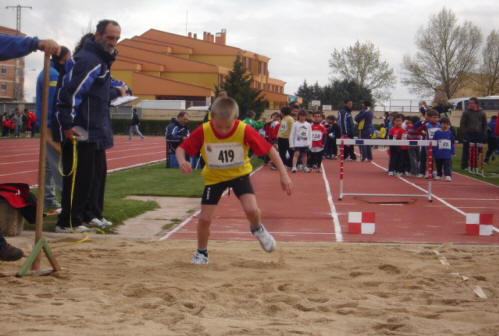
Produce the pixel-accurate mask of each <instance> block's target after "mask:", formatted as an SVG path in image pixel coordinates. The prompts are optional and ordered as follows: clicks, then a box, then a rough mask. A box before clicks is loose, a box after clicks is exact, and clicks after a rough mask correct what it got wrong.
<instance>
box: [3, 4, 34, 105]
mask: <svg viewBox="0 0 499 336" xmlns="http://www.w3.org/2000/svg"><path fill="white" fill-rule="evenodd" d="M11 8H15V9H16V35H20V33H21V12H22V10H23V8H28V9H33V7H31V6H21V5H17V6H5V9H11ZM15 62H16V65H15V79H14V81H15V84H14V97H15V99H16V100H22V99H23V92H22V89H21V88H22V87H24V64H23V67H22V68H21V67H20V66H19V62H21V60H20V59H16V61H15ZM23 63H24V59H23Z"/></svg>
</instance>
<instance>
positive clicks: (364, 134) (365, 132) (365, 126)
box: [355, 101, 374, 161]
mask: <svg viewBox="0 0 499 336" xmlns="http://www.w3.org/2000/svg"><path fill="white" fill-rule="evenodd" d="M373 115H374V113H373V110H372V108H371V102H369V101H365V102H363V103H362V108H361V109H360V112H359V114H357V115H356V116H355V121H356V122H357V124H358V125H359V131H360V138H361V139H371V134H372V133H373V131H372V127H373ZM359 147H360V154H361V155H362V161H365V160H367V161H372V159H373V154H372V150H371V146H370V145H361V146H359Z"/></svg>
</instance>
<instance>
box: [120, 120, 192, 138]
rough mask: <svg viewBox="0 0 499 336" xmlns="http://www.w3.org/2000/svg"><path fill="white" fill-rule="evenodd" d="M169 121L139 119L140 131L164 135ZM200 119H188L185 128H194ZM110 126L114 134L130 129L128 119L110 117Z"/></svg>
mask: <svg viewBox="0 0 499 336" xmlns="http://www.w3.org/2000/svg"><path fill="white" fill-rule="evenodd" d="M169 123H170V121H168V120H141V121H140V125H139V128H140V131H141V132H142V133H144V135H149V136H151V135H162V136H164V135H165V131H166V126H168V124H169ZM201 123H202V121H191V120H190V121H188V122H187V128H188V129H189V130H191V131H192V130H194V129H196V127H198V126H199V125H201ZM111 126H112V128H113V133H114V134H128V132H129V129H130V119H111Z"/></svg>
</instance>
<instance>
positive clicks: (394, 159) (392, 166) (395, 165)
mask: <svg viewBox="0 0 499 336" xmlns="http://www.w3.org/2000/svg"><path fill="white" fill-rule="evenodd" d="M402 167H403V162H402V151H401V150H400V147H398V146H390V162H389V164H388V171H390V172H397V173H401V172H403V169H402Z"/></svg>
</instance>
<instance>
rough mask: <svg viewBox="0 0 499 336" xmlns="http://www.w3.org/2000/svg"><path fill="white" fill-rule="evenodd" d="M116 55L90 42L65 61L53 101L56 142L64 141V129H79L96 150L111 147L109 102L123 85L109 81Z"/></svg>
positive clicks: (92, 41) (89, 40) (85, 43)
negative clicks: (118, 87)
mask: <svg viewBox="0 0 499 336" xmlns="http://www.w3.org/2000/svg"><path fill="white" fill-rule="evenodd" d="M116 54H117V52H116V51H114V53H113V54H110V53H108V52H106V51H105V50H104V49H103V48H102V47H101V46H100V45H99V44H97V43H95V42H94V40H93V39H91V38H89V39H87V40H86V41H85V42H84V45H83V48H82V49H81V50H80V51H79V52H78V53H77V54H76V55H74V57H73V58H72V59H71V60H69V61H68V62H66V74H65V76H64V79H63V82H62V87H61V89H60V91H59V95H58V100H57V110H56V112H55V114H54V115H55V122H54V123H53V125H54V127H56V128H57V131H58V132H56V133H58V137H57V138H56V140H57V141H61V142H62V141H63V140H64V133H63V131H64V130H68V129H70V128H72V127H73V126H81V127H83V128H84V129H85V130H87V131H88V142H90V143H95V144H96V146H97V148H98V149H108V148H111V147H112V146H113V134H112V129H111V117H110V113H109V103H110V101H111V100H112V99H114V98H116V97H118V96H119V95H120V92H119V90H118V89H117V88H116V86H120V85H124V84H123V83H121V82H119V81H114V80H112V78H111V73H110V67H111V64H112V63H113V62H114V59H115V57H116Z"/></svg>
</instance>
